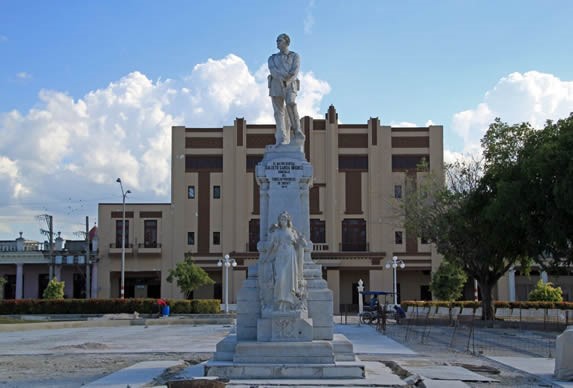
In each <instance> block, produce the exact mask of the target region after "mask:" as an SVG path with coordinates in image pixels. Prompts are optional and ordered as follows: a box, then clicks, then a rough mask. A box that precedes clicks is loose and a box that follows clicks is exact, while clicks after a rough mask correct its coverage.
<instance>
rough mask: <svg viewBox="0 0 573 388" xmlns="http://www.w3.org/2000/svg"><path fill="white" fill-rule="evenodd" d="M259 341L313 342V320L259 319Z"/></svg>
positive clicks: (290, 318)
mask: <svg viewBox="0 0 573 388" xmlns="http://www.w3.org/2000/svg"><path fill="white" fill-rule="evenodd" d="M257 341H259V342H266V341H270V342H279V341H280V342H308V341H312V319H308V318H306V319H303V318H293V317H280V316H277V317H273V318H262V319H259V320H258V321H257Z"/></svg>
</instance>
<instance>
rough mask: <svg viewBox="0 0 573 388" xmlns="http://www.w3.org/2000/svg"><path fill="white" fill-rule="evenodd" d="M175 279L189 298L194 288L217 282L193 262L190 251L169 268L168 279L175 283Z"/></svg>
mask: <svg viewBox="0 0 573 388" xmlns="http://www.w3.org/2000/svg"><path fill="white" fill-rule="evenodd" d="M174 280H175V281H177V286H178V287H179V289H180V290H181V292H182V293H183V294H184V295H185V296H186V297H187V298H189V297H190V295H191V292H193V290H196V289H197V288H199V287H202V286H207V285H210V284H213V283H215V282H214V281H213V280H212V279H211V278H210V277H209V275H208V274H207V272H205V270H203V268H201V267H199V266H198V265H196V264H195V263H193V257H192V255H191V253H189V252H188V253H186V254H185V259H184V260H183V261H182V262H179V263H177V265H176V266H175V268H174V269H171V270H169V276H167V281H168V282H169V283H173V281H174Z"/></svg>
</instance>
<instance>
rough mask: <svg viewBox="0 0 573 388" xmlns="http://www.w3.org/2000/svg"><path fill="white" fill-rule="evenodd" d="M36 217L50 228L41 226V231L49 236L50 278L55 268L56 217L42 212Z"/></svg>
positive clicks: (52, 276)
mask: <svg viewBox="0 0 573 388" xmlns="http://www.w3.org/2000/svg"><path fill="white" fill-rule="evenodd" d="M36 219H38V220H40V221H44V222H45V223H46V224H47V226H48V229H47V230H46V229H42V228H40V233H42V234H43V235H44V236H48V240H49V244H50V257H49V260H50V277H49V278H50V280H52V279H53V278H54V274H55V270H54V217H52V216H51V215H49V214H41V215H39V216H36Z"/></svg>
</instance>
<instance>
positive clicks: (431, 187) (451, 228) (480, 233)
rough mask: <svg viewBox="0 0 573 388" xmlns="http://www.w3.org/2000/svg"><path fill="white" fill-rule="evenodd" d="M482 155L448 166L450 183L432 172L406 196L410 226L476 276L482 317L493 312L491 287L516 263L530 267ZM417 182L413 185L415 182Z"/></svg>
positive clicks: (447, 179)
mask: <svg viewBox="0 0 573 388" xmlns="http://www.w3.org/2000/svg"><path fill="white" fill-rule="evenodd" d="M483 166H484V165H483V162H481V161H475V160H472V161H460V162H456V163H453V164H450V165H447V166H446V169H445V177H446V184H445V185H444V183H443V181H441V180H440V177H437V178H436V177H431V176H429V177H428V178H427V179H425V180H424V181H423V182H422V183H421V184H419V185H418V187H415V188H414V189H412V190H409V191H408V192H407V193H406V198H405V200H404V210H405V223H406V229H407V230H411V231H412V232H415V233H417V235H419V236H425V237H426V238H427V239H429V241H430V242H432V243H434V244H435V245H436V248H437V250H438V252H439V253H440V254H442V255H444V257H447V258H448V260H449V261H450V262H451V263H453V264H456V265H458V266H459V267H460V268H462V269H463V271H464V272H465V273H466V274H467V275H468V276H470V277H471V278H474V279H476V280H477V282H478V284H479V286H480V288H481V291H482V307H483V316H482V317H483V318H484V319H488V320H489V319H492V318H493V308H492V290H493V287H494V286H495V285H496V284H497V282H498V280H499V279H500V278H501V277H502V276H503V275H504V274H505V273H506V272H507V271H508V270H509V268H510V267H511V266H513V265H515V264H516V263H518V262H519V263H520V264H521V265H522V266H523V267H525V268H526V267H528V260H527V257H526V256H525V255H523V254H522V251H521V246H520V245H519V244H515V243H514V241H519V239H518V237H517V236H516V235H514V234H512V233H517V232H518V230H517V229H510V230H509V231H506V230H505V228H506V227H507V226H506V225H505V223H506V222H508V221H511V220H510V219H509V218H501V219H500V218H499V217H497V215H496V211H498V209H497V208H498V204H497V202H496V193H495V191H492V190H491V187H490V185H488V184H489V182H488V181H484V168H483ZM411 186H412V187H413V185H411Z"/></svg>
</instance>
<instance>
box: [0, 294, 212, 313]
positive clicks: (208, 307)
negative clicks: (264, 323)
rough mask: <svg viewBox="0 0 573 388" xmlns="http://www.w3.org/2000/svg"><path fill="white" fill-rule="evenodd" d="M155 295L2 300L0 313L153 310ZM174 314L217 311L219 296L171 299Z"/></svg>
mask: <svg viewBox="0 0 573 388" xmlns="http://www.w3.org/2000/svg"><path fill="white" fill-rule="evenodd" d="M156 305H157V300H156V299H148V298H145V299H135V298H134V299H18V300H14V299H10V300H3V301H0V315H1V314H6V315H19V314H119V313H126V314H132V313H134V312H136V311H137V312H138V313H140V314H151V313H153V311H154V310H153V309H154V308H155V306H156ZM169 305H170V306H171V312H172V313H173V314H215V313H218V312H220V301H219V300H213V299H208V300H192V301H191V300H182V299H171V300H169Z"/></svg>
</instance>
